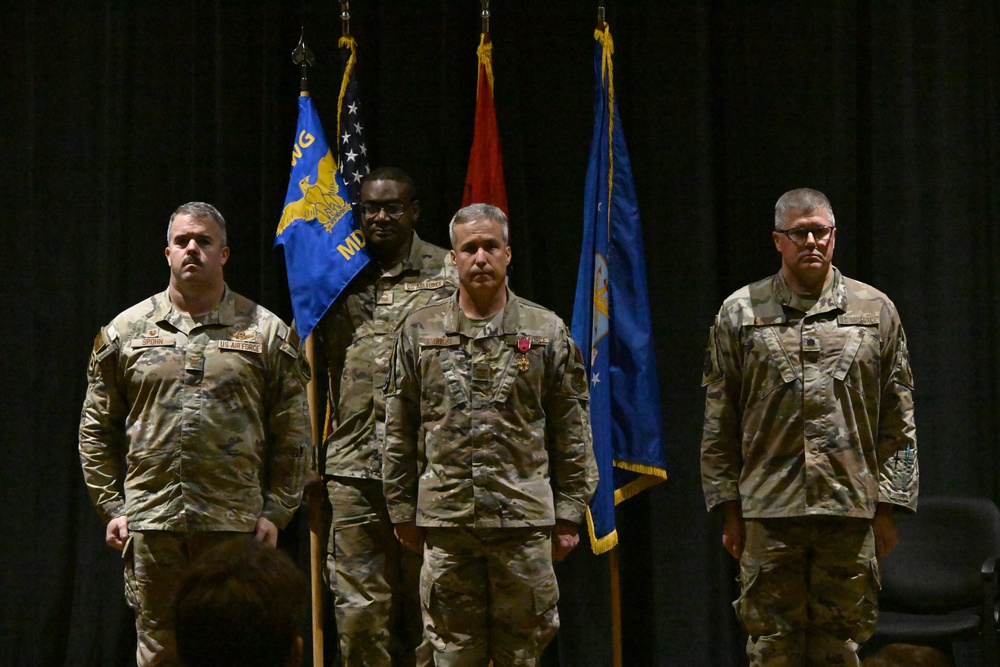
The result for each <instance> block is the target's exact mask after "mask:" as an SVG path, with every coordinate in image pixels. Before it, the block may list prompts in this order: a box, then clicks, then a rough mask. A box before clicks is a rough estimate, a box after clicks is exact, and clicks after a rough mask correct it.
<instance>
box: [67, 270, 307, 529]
mask: <svg viewBox="0 0 1000 667" xmlns="http://www.w3.org/2000/svg"><path fill="white" fill-rule="evenodd" d="M87 375H88V379H89V386H88V388H87V397H86V400H85V402H84V404H83V414H82V417H81V419H80V457H81V460H82V463H83V476H84V480H85V481H86V483H87V487H88V489H89V491H90V495H91V498H92V500H93V501H94V504H95V505H96V507H97V510H98V513H99V514H100V515H101V517H102V519H103V520H104V521H106V522H107V521H110V520H111V519H112V518H114V517H117V516H120V515H122V514H124V515H126V516H127V517H128V522H129V528H130V529H133V530H173V531H250V530H253V528H254V526H255V525H256V522H257V519H258V518H259V517H261V516H263V517H264V518H267V519H269V520H270V521H272V522H273V523H274V524H275V525H277V526H278V527H279V528H282V527H284V526H285V525H286V524H287V523H288V521H289V519H290V518H291V516H292V513H293V512H294V511H295V509H296V507H298V504H299V499H300V497H301V494H302V485H303V483H304V481H305V465H306V457H305V452H306V446H307V445H308V443H309V438H310V426H309V408H308V404H307V402H306V393H305V385H306V382H307V381H308V367H307V365H306V363H305V360H304V357H302V358H300V355H299V350H298V337H297V336H296V335H295V332H294V331H292V330H291V329H290V328H289V327H288V326H287V325H285V324H284V323H283V322H282V321H281V320H280V319H279V318H278V317H277V316H275V315H274V314H272V313H270V312H269V311H267V310H266V309H264V308H262V307H260V306H258V305H257V304H255V303H253V302H252V301H250V300H249V299H246V298H244V297H242V296H240V295H239V294H236V293H235V292H232V291H230V289H229V288H228V287H226V289H225V293H224V294H223V297H222V301H221V303H220V304H219V306H218V308H216V309H215V310H214V311H212V312H211V313H209V314H208V315H206V316H205V317H202V318H199V321H197V322H196V321H193V320H191V319H190V318H188V317H187V316H185V315H183V314H181V313H179V312H177V311H176V310H174V308H173V306H172V305H171V303H170V298H169V296H168V294H167V292H162V293H160V294H157V295H155V296H153V297H151V298H149V299H147V300H146V301H143V302H142V303H139V304H137V305H135V306H133V307H131V308H129V309H128V310H126V311H125V312H123V313H122V314H120V315H119V316H118V317H116V318H115V319H114V320H112V322H111V324H109V325H108V326H106V327H104V329H102V330H101V333H100V334H99V335H98V336H97V339H96V340H95V341H94V351H93V354H92V355H91V357H90V366H89V368H88V371H87ZM123 460H124V463H125V468H126V470H125V471H124V479H123V470H122V467H123V466H122V462H123ZM123 484H124V499H123V498H122V493H121V490H120V489H121V488H122V485H123Z"/></svg>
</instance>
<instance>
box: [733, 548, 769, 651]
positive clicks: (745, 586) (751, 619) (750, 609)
mask: <svg viewBox="0 0 1000 667" xmlns="http://www.w3.org/2000/svg"><path fill="white" fill-rule="evenodd" d="M743 558H744V560H745V562H744V563H743V564H741V566H740V576H739V577H738V578H737V581H739V583H740V597H739V598H737V599H736V601H735V602H733V609H735V610H736V616H737V617H738V618H739V619H740V621H742V622H743V625H744V627H745V628H746V630H747V632H749V633H750V635H751V636H757V635H760V634H762V633H763V632H764V628H765V627H766V625H765V623H766V621H767V619H765V618H764V614H762V613H761V608H760V605H759V604H757V603H756V602H754V599H755V597H756V595H757V592H758V591H757V588H758V586H759V579H760V563H757V562H754V561H751V560H750V559H749V558H747V556H746V555H744V556H743Z"/></svg>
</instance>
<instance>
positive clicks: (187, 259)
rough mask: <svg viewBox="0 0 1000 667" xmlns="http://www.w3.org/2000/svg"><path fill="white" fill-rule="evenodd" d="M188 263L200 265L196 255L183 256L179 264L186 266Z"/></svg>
mask: <svg viewBox="0 0 1000 667" xmlns="http://www.w3.org/2000/svg"><path fill="white" fill-rule="evenodd" d="M190 264H194V265H195V266H201V260H200V259H199V258H197V257H185V258H184V261H182V262H181V266H188V265H190Z"/></svg>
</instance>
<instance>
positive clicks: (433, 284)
mask: <svg viewBox="0 0 1000 667" xmlns="http://www.w3.org/2000/svg"><path fill="white" fill-rule="evenodd" d="M443 286H444V280H443V279H441V278H438V279H436V280H424V281H423V282H419V283H406V285H404V286H403V289H405V290H406V291H407V292H419V291H420V290H425V289H438V288H440V287H443Z"/></svg>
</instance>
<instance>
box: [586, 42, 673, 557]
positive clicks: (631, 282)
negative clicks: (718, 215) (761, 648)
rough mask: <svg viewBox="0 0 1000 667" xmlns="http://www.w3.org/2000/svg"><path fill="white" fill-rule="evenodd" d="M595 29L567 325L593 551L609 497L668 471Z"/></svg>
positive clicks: (609, 519) (630, 217)
mask: <svg viewBox="0 0 1000 667" xmlns="http://www.w3.org/2000/svg"><path fill="white" fill-rule="evenodd" d="M594 37H595V39H596V40H597V43H596V45H595V52H594V69H595V74H596V79H597V84H596V87H595V100H594V135H593V140H592V143H591V145H590V163H589V165H588V167H587V181H586V186H585V194H584V204H583V247H582V249H581V251H580V271H579V273H578V275H577V283H576V300H575V302H574V306H573V325H572V327H571V330H572V335H573V340H574V341H576V344H577V346H579V348H580V351H581V352H583V356H584V358H585V361H586V363H587V368H588V371H589V373H590V419H591V425H592V427H593V431H594V454H595V456H596V457H597V466H598V471H599V473H600V481H599V482H598V485H597V492H596V493H595V494H594V498H593V499H592V500H591V501H590V507H589V508H588V510H587V523H588V527H589V529H590V543H591V548H592V549H593V551H594V553H596V554H599V553H603V552H605V551H608V550H609V549H611V548H612V547H614V546H615V545H616V544H617V543H618V533H617V531H616V529H615V505H617V504H618V503H619V502H621V501H622V500H625V499H626V498H631V497H632V496H634V495H635V494H637V493H639V492H640V491H642V490H643V489H645V488H647V487H649V486H652V485H653V484H656V483H658V482H661V481H663V480H664V479H666V477H667V474H666V459H665V456H664V451H663V433H662V430H663V427H662V423H661V421H660V390H659V383H658V380H657V376H656V358H655V355H654V352H653V336H652V326H651V322H650V315H649V297H648V294H647V291H646V263H645V258H644V254H643V245H642V228H641V226H640V223H639V207H638V203H637V199H636V194H635V184H634V183H633V182H632V167H631V164H630V162H629V158H628V150H627V149H626V147H625V135H624V134H623V132H622V124H621V119H620V118H619V116H618V105H617V103H616V101H615V98H614V84H613V82H612V68H611V54H612V52H613V51H614V46H613V43H612V41H611V32H610V30H609V29H608V27H607V26H606V25H605V27H604V30H603V31H600V30H598V31H596V32H595V33H594Z"/></svg>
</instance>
